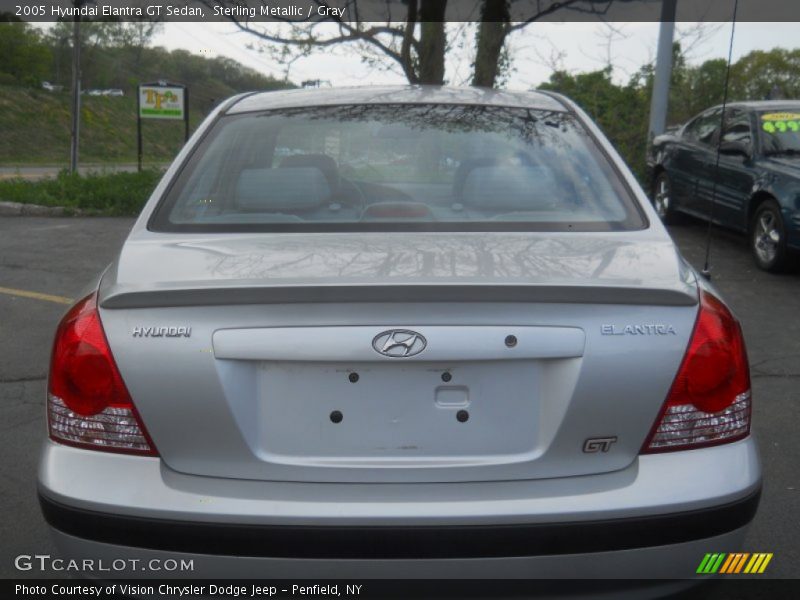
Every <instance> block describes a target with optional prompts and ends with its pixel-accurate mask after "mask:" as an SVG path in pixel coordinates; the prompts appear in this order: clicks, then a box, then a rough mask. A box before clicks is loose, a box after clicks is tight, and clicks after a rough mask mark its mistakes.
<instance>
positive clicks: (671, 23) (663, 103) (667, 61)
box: [647, 0, 677, 143]
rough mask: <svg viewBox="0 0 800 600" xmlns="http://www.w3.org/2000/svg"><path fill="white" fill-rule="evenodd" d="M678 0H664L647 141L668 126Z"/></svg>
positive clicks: (650, 140)
mask: <svg viewBox="0 0 800 600" xmlns="http://www.w3.org/2000/svg"><path fill="white" fill-rule="evenodd" d="M676 5H677V0H662V2H661V29H660V30H659V33H658V52H657V54H656V68H655V74H654V78H653V95H652V97H651V98H650V127H649V129H648V132H647V141H648V143H649V142H652V141H653V138H654V137H656V136H657V135H661V134H662V133H664V129H665V128H666V126H667V106H668V104H669V82H670V79H671V76H672V42H673V38H674V36H675V11H676Z"/></svg>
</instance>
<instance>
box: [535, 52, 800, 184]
mask: <svg viewBox="0 0 800 600" xmlns="http://www.w3.org/2000/svg"><path fill="white" fill-rule="evenodd" d="M726 67H727V62H726V61H725V60H724V59H721V58H715V59H711V60H707V61H705V62H704V63H702V64H700V65H696V66H692V65H688V64H687V63H686V60H685V57H684V56H683V53H682V52H681V48H680V46H679V45H678V44H676V45H675V48H674V53H673V68H672V75H671V82H670V92H669V113H668V116H667V123H668V125H680V124H682V123H685V122H686V121H688V120H689V119H690V118H691V117H693V116H695V115H696V114H698V113H700V112H701V111H703V110H705V109H706V108H709V107H711V106H714V105H716V104H720V103H721V102H722V98H723V93H724V89H725V75H726ZM611 75H612V73H611V71H610V70H609V69H603V70H599V71H592V72H588V73H578V74H570V73H565V72H562V71H557V72H555V73H553V74H552V75H551V77H550V80H549V81H547V82H546V83H544V84H542V85H540V86H539V88H540V89H544V90H553V91H557V92H560V93H562V94H564V95H566V96H568V97H570V98H572V99H573V100H575V101H576V102H577V103H578V104H579V105H580V106H581V107H583V108H584V110H586V112H587V113H589V115H590V116H591V117H592V118H593V119H594V120H595V121H596V122H597V123H598V124H599V125H600V127H601V128H602V129H603V130H604V132H605V133H606V135H607V136H608V138H609V139H610V140H611V141H612V143H613V144H614V145H615V146H616V148H617V150H618V151H619V152H620V154H621V155H622V156H623V158H624V159H625V161H626V162H627V163H628V165H629V166H630V167H631V169H632V170H633V172H634V173H635V174H636V176H637V177H639V179H640V181H642V182H643V183H646V182H645V177H646V165H645V152H646V148H647V129H648V123H649V114H650V97H651V93H652V89H653V65H652V64H647V65H643V66H642V67H641V68H640V69H639V71H638V72H637V73H636V74H634V76H633V77H631V78H630V79H629V81H628V82H627V83H624V84H619V83H615V82H614V81H613V79H612V76H611ZM775 92H778V93H779V97H784V98H798V97H800V50H785V49H783V48H775V49H773V50H770V51H769V52H764V51H761V50H756V51H754V52H751V53H750V54H747V55H746V56H743V57H742V58H741V59H739V61H737V62H736V63H735V64H733V65H732V66H731V73H730V87H729V93H728V99H729V100H730V101H733V100H763V99H765V98H767V97H769V96H770V95H771V94H774V93H775Z"/></svg>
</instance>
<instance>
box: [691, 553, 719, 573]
mask: <svg viewBox="0 0 800 600" xmlns="http://www.w3.org/2000/svg"><path fill="white" fill-rule="evenodd" d="M724 559H725V553H724V552H722V553H714V554H706V555H705V557H704V558H703V561H702V562H701V563H700V566H699V567H697V572H698V573H704V574H707V575H708V574H713V573H716V572H717V571H718V570H719V567H720V565H721V564H722V561H723V560H724Z"/></svg>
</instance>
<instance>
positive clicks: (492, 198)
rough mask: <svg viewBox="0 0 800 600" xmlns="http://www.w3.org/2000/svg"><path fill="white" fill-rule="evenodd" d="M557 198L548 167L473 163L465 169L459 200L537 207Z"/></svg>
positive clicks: (514, 207)
mask: <svg viewBox="0 0 800 600" xmlns="http://www.w3.org/2000/svg"><path fill="white" fill-rule="evenodd" d="M557 198H558V185H557V183H556V181H555V179H554V178H553V176H552V174H551V173H550V171H549V170H548V169H545V168H542V167H531V166H502V167H475V168H474V169H472V170H471V171H469V173H467V176H466V178H465V179H464V185H463V188H462V190H461V202H463V204H464V205H465V206H469V207H470V208H480V209H486V210H506V211H512V210H513V211H518V210H540V209H544V208H549V207H551V206H552V205H553V203H554V201H556V199H557Z"/></svg>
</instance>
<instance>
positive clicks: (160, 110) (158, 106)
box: [139, 85, 185, 120]
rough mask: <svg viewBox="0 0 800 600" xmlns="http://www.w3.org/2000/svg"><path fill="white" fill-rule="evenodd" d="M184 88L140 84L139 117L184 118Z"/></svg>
mask: <svg viewBox="0 0 800 600" xmlns="http://www.w3.org/2000/svg"><path fill="white" fill-rule="evenodd" d="M184 110H185V104H184V89H183V88H180V87H162V86H146V85H143V86H140V87H139V118H141V119H175V120H183V119H184V118H185V115H184Z"/></svg>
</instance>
